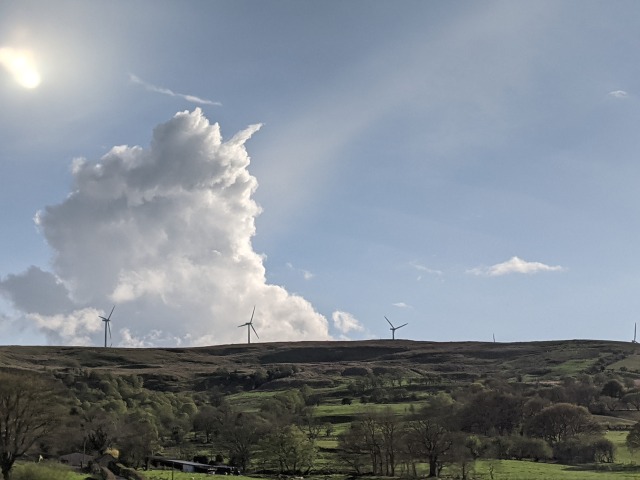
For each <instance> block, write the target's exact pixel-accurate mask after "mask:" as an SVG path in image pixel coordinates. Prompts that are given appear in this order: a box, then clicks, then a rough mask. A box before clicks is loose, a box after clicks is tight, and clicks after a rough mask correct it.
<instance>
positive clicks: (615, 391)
mask: <svg viewBox="0 0 640 480" xmlns="http://www.w3.org/2000/svg"><path fill="white" fill-rule="evenodd" d="M600 393H601V395H606V396H607V397H613V398H618V399H620V398H622V397H623V396H624V394H625V389H624V385H623V384H622V382H621V381H620V380H616V379H612V380H609V381H608V382H607V383H605V384H604V385H603V386H602V391H601V392H600Z"/></svg>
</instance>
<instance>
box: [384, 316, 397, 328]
mask: <svg viewBox="0 0 640 480" xmlns="http://www.w3.org/2000/svg"><path fill="white" fill-rule="evenodd" d="M384 319H385V320H386V321H387V322H388V323H389V325H391V328H395V327H394V326H393V323H391V321H389V319H388V318H387V317H384Z"/></svg>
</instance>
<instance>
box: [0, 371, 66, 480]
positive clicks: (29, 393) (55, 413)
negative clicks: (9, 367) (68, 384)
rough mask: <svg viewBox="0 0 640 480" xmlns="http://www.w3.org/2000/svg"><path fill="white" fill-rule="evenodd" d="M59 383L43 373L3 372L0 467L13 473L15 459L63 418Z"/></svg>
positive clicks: (0, 383) (0, 385)
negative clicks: (43, 376)
mask: <svg viewBox="0 0 640 480" xmlns="http://www.w3.org/2000/svg"><path fill="white" fill-rule="evenodd" d="M57 391H58V386H57V385H53V384H52V383H51V382H48V381H46V380H45V379H43V378H41V377H37V376H34V375H29V374H25V373H21V374H20V375H17V374H13V373H0V470H2V475H3V476H4V478H5V480H9V479H10V476H11V468H12V467H13V464H14V463H15V461H16V459H18V458H20V457H21V456H23V455H24V454H25V453H27V451H28V450H29V449H30V448H31V447H32V446H33V445H34V444H35V443H36V442H37V441H38V440H39V439H41V438H43V437H44V436H45V435H47V434H48V433H49V432H50V431H51V430H52V429H53V428H54V426H55V425H56V424H57V422H58V420H59V419H60V417H61V415H60V410H59V408H58V406H59V404H60V402H59V399H58V397H57V395H56V394H57Z"/></svg>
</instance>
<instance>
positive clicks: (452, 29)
mask: <svg viewBox="0 0 640 480" xmlns="http://www.w3.org/2000/svg"><path fill="white" fill-rule="evenodd" d="M638 25H640V4H638V3H637V2H635V1H612V2H601V1H597V2H595V1H558V0H554V1H548V2H545V1H535V2H534V1H530V2H524V1H522V2H512V1H500V2H492V1H484V2H462V1H460V2H452V1H400V2H388V1H349V2H344V1H333V0H329V1H322V2H317V1H300V0H295V1H238V0H233V1H231V0H229V1H204V0H203V1H195V0H193V1H191V0H189V1H156V0H154V1H151V0H148V1H147V0H137V1H128V2H114V1H99V0H96V1H91V2H81V1H64V0H62V1H57V2H48V1H44V0H43V1H29V0H20V1H17V0H14V1H3V2H0V108H1V112H2V113H1V114H0V202H1V203H0V205H1V206H2V208H1V209H0V225H2V228H1V232H2V233H1V235H0V343H1V344H44V343H53V344H81V345H100V344H101V343H102V342H103V341H104V339H103V323H102V322H101V321H100V319H99V318H98V315H105V314H108V313H109V311H110V310H111V307H112V306H113V305H116V308H115V311H114V314H113V318H112V320H113V322H112V331H113V339H112V343H113V345H114V346H152V345H201V344H211V343H216V344H217V343H241V342H245V341H246V327H245V328H238V325H240V324H243V323H245V322H247V321H248V320H249V317H250V315H251V312H252V309H253V307H254V305H255V306H256V313H255V318H254V325H255V327H256V330H257V332H258V334H259V335H260V338H259V339H255V341H280V340H315V339H329V338H335V339H343V338H350V339H364V338H389V337H390V336H391V333H390V332H389V325H388V324H387V323H386V321H385V319H384V316H387V317H388V318H389V319H390V320H391V321H392V322H394V323H395V324H396V325H398V324H403V323H408V325H407V326H406V327H404V328H402V329H401V330H398V331H397V332H396V337H397V338H409V339H414V340H435V341H454V340H456V341H457V340H478V341H490V340H491V339H492V335H493V334H495V337H496V340H498V341H520V340H522V341H528V340H545V339H570V338H599V339H619V340H631V338H632V336H633V328H634V322H636V321H637V320H638V318H639V316H640V294H639V293H638V291H640V282H639V281H638V275H639V274H638V272H639V271H640V245H639V239H640V162H639V151H640V149H639V148H638V147H639V144H640V135H638V131H639V128H640V102H639V98H640V96H639V95H640V71H639V70H640V58H639V56H640V54H639V53H638V52H639V49H638V47H639V46H640V29H639V28H638Z"/></svg>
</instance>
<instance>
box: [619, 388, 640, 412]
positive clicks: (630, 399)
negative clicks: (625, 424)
mask: <svg viewBox="0 0 640 480" xmlns="http://www.w3.org/2000/svg"><path fill="white" fill-rule="evenodd" d="M622 401H623V402H624V403H626V404H627V405H631V406H632V407H633V408H635V409H636V410H637V411H639V412H640V392H630V393H627V394H626V395H625V396H624V397H622Z"/></svg>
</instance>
